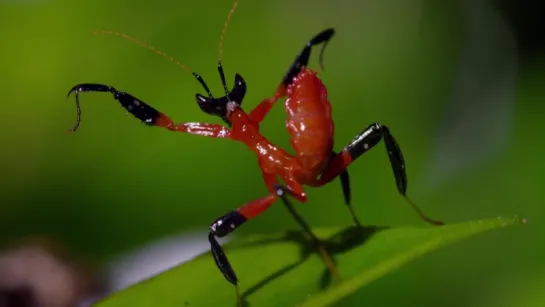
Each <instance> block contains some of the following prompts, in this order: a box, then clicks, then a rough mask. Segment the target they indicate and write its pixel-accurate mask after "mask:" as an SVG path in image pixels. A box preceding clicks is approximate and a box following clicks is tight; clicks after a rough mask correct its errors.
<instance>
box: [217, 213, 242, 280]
mask: <svg viewBox="0 0 545 307" xmlns="http://www.w3.org/2000/svg"><path fill="white" fill-rule="evenodd" d="M244 222H246V218H245V217H244V216H243V215H242V214H240V212H238V211H236V210H235V211H231V212H229V213H227V214H226V215H224V216H222V217H220V218H219V219H217V220H215V221H214V222H213V223H212V225H210V233H209V234H208V241H210V250H211V252H212V256H213V257H214V261H215V262H216V265H217V267H218V269H219V270H220V271H221V273H222V274H223V276H224V277H225V279H227V281H229V282H230V283H231V284H233V285H235V286H236V285H237V284H238V278H237V275H236V274H235V271H234V270H233V268H232V267H231V264H230V263H229V260H228V259H227V256H225V253H224V251H223V248H221V245H220V244H219V243H218V241H217V240H216V237H218V238H221V237H224V236H226V235H228V234H229V233H231V232H232V231H233V230H235V229H236V228H237V227H239V226H241V225H242V224H244Z"/></svg>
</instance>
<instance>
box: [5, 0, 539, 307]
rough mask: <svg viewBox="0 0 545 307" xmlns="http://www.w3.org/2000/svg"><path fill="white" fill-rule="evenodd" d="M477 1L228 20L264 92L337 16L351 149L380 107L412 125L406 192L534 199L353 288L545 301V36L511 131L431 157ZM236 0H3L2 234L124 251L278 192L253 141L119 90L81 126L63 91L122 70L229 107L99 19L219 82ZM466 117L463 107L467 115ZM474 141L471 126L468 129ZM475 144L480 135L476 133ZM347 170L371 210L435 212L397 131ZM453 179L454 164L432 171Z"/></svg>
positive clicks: (150, 96) (142, 81) (252, 8)
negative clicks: (507, 222)
mask: <svg viewBox="0 0 545 307" xmlns="http://www.w3.org/2000/svg"><path fill="white" fill-rule="evenodd" d="M461 3H462V2H460V1H431V0H430V1H416V0H411V1H401V0H389V1H356V0H342V1H326V0H318V1H310V0H298V1H288V0H279V1H246V0H242V1H241V3H240V5H239V8H238V10H237V11H236V13H235V15H234V18H233V20H232V22H231V24H230V27H229V29H228V33H227V36H226V41H225V43H224V67H225V70H226V73H227V76H228V82H229V83H230V84H232V82H233V76H234V74H235V73H236V72H239V73H241V74H242V75H243V76H244V78H245V79H246V81H247V84H248V87H249V89H248V93H247V95H246V99H245V101H244V104H243V106H244V107H245V108H246V109H247V110H249V109H251V108H252V107H253V106H255V105H257V103H258V102H259V101H260V100H261V99H263V98H265V97H269V96H270V95H272V93H273V92H274V90H275V88H276V85H277V84H278V83H279V81H280V79H281V77H282V76H283V74H284V73H285V71H286V70H287V68H288V67H289V65H290V64H291V61H292V60H293V58H294V57H295V55H296V54H297V53H298V52H299V51H300V49H301V48H302V46H303V44H304V43H305V42H306V41H307V40H308V39H309V38H310V37H312V36H313V35H314V34H316V33H318V32H319V31H321V30H322V29H324V28H326V27H330V26H332V27H335V28H336V30H337V35H336V36H335V37H334V39H333V41H332V42H331V44H329V45H328V48H327V50H326V53H325V65H326V70H325V71H324V72H323V73H321V74H320V76H321V78H322V80H323V81H324V83H325V84H326V85H327V87H328V91H329V97H330V100H331V103H332V106H333V117H334V120H335V122H336V126H335V137H336V142H337V143H336V149H337V150H340V149H341V148H342V146H344V145H346V143H347V142H349V141H350V140H351V139H352V138H353V137H354V136H355V135H356V134H357V133H358V132H360V131H361V130H362V129H363V128H364V127H366V126H367V125H368V124H370V123H372V122H375V121H379V122H381V123H383V124H386V125H388V126H389V127H390V130H391V131H392V133H393V134H394V135H395V137H396V138H397V140H398V142H399V143H400V146H401V148H402V149H403V152H404V155H405V159H406V161H407V168H408V176H409V191H410V192H409V193H410V194H412V198H413V200H414V201H416V202H417V203H418V204H420V206H421V207H422V208H423V210H424V211H425V212H426V213H427V214H428V215H430V216H432V217H434V218H438V219H443V220H445V221H446V222H447V223H448V222H458V221H464V220H470V219H478V218H484V217H491V216H497V215H506V214H512V213H518V214H521V215H523V216H525V217H527V218H529V225H528V226H527V227H524V228H517V229H508V230H502V231H497V232H496V233H490V234H486V235H482V236H480V237H478V238H474V239H472V240H469V241H467V242H463V243H460V244H458V245H457V246H455V247H451V248H448V249H445V250H442V251H440V252H436V253H434V254H432V255H429V256H427V257H425V258H423V259H421V260H418V261H416V262H414V263H412V264H410V265H408V266H406V267H405V268H403V269H401V270H400V271H398V272H396V273H395V274H393V275H391V276H388V277H386V278H383V279H381V280H379V281H377V282H375V283H374V284H372V285H371V286H370V287H368V288H366V289H364V290H362V291H360V292H359V293H357V294H356V295H354V296H352V297H350V298H348V299H346V300H345V301H344V302H343V306H345V305H346V306H353V305H354V306H355V305H356V304H361V303H364V304H365V305H368V306H442V307H448V306H544V304H545V296H543V295H542V294H539V292H537V291H539V289H542V288H543V285H545V267H544V266H543V260H542V259H544V258H543V257H544V256H545V248H544V244H543V243H544V240H543V239H544V236H543V233H544V231H545V226H544V224H543V223H541V221H542V219H543V218H544V217H545V209H544V207H543V203H544V200H545V193H544V192H543V188H542V186H541V185H542V184H543V183H544V182H545V166H544V164H543V162H542V159H543V154H544V153H545V150H544V146H543V143H542V142H541V140H542V139H543V134H544V132H545V128H543V127H544V126H543V125H542V124H540V120H539V119H540V118H542V117H543V114H544V113H543V112H545V105H544V104H543V101H545V91H544V86H543V84H544V82H545V73H544V71H545V70H544V69H545V57H543V54H538V55H533V56H532V57H530V58H521V61H520V63H519V66H518V72H517V74H516V80H515V90H516V95H515V97H514V101H513V108H512V109H511V110H510V113H509V116H508V119H509V120H510V121H511V120H512V124H511V128H510V130H509V133H508V134H507V135H505V140H507V144H508V146H507V147H506V148H504V149H503V150H499V151H497V152H496V153H494V154H490V155H488V156H487V157H486V158H484V159H481V160H480V161H479V163H478V164H475V165H473V166H471V167H469V168H464V169H463V170H462V169H461V170H460V172H459V173H458V174H456V176H450V177H449V178H443V179H441V178H429V175H428V173H429V171H430V170H429V168H430V163H429V161H431V160H432V159H434V155H435V154H436V151H435V147H434V146H435V145H434V144H435V143H434V142H435V141H436V140H437V139H438V138H439V140H440V139H441V138H440V135H439V136H438V135H437V127H438V126H439V125H441V123H442V122H443V121H444V109H445V106H446V105H447V103H448V102H449V99H450V97H451V95H452V93H451V92H452V84H453V82H454V81H455V78H456V71H457V67H458V65H459V55H460V52H461V50H462V49H463V47H464V42H465V38H466V37H467V35H468V33H467V31H466V30H465V29H464V27H463V24H464V16H465V15H464V14H465V11H464V10H465V9H467V8H466V7H465V6H464V5H462V4H461ZM231 5H232V2H231V1H230V0H227V1H223V0H206V1H191V2H189V1H179V2H177V1H166V0H157V1H134V0H133V1H127V0H119V1H115V2H109V1H103V0H97V1H78V2H73V1H47V0H24V1H15V0H8V1H6V0H3V1H0V40H1V41H2V47H1V52H2V57H0V67H1V68H2V74H1V77H0V78H2V79H1V82H0V84H1V85H0V88H1V89H2V91H1V92H2V95H1V96H0V97H1V98H0V99H2V109H3V112H4V118H3V119H2V128H3V129H2V130H1V132H0V142H1V144H2V145H1V146H2V150H0V161H1V167H2V169H3V174H4V175H3V176H1V177H0V178H1V179H0V180H1V193H0V201H1V205H0V242H9V241H11V240H13V239H16V238H19V237H22V236H27V235H31V234H45V235H49V236H52V237H55V238H58V239H59V240H61V241H62V242H64V243H65V244H67V245H68V246H69V247H70V248H72V249H73V250H75V251H77V252H78V253H80V254H81V255H83V256H84V257H86V258H87V259H91V260H93V261H98V262H100V261H108V260H110V259H111V258H112V257H113V256H115V255H117V254H119V253H121V252H123V251H125V250H128V249H131V248H134V247H136V246H139V245H140V244H143V243H146V242H149V241H151V240H154V239H157V238H160V237H163V236H167V235H170V234H175V233H179V232H183V231H189V230H194V229H205V228H206V227H207V226H208V225H209V223H210V222H211V221H213V220H214V219H215V218H217V217H219V216H220V215H222V214H223V213H225V212H227V211H229V210H232V209H233V208H235V207H238V206H240V205H241V204H243V203H245V202H247V201H250V200H253V199H255V198H258V197H261V196H264V195H265V194H266V188H265V186H264V184H263V182H262V180H261V176H260V171H259V168H258V166H257V163H256V160H255V157H254V156H253V155H252V153H251V152H250V151H248V150H247V149H246V148H245V147H244V146H243V145H241V144H238V143H234V142H230V141H226V140H215V139H209V138H204V137H198V136H189V135H181V134H175V133H169V132H167V131H164V130H161V129H155V128H153V129H148V128H146V127H144V126H143V125H141V124H139V123H138V121H136V120H135V119H133V118H132V117H130V116H128V115H126V114H125V112H124V110H123V109H121V108H120V107H119V105H117V103H116V102H115V101H114V100H113V99H112V98H111V96H110V95H107V94H82V95H81V97H80V98H81V101H82V123H81V126H80V129H79V131H78V132H77V133H75V134H71V135H67V134H66V133H65V131H66V129H68V128H70V127H71V126H72V124H73V121H74V120H75V112H76V111H75V104H74V100H73V98H72V99H68V100H67V99H66V94H67V92H68V90H69V89H70V88H71V87H72V86H73V85H75V84H77V83H83V82H99V83H104V84H109V85H113V86H115V87H116V88H117V89H119V90H123V91H127V92H129V93H131V94H133V95H135V96H137V97H139V98H141V99H143V100H144V101H146V102H148V103H149V104H151V105H153V106H154V107H156V108H158V109H159V110H161V111H163V112H164V113H167V114H168V115H170V116H171V118H173V119H174V120H175V121H202V122H214V123H220V122H219V120H218V119H216V118H212V117H210V116H208V115H206V114H203V113H202V112H201V111H200V109H199V108H198V107H197V105H196V102H195V99H194V94H195V93H197V92H202V90H201V88H200V86H199V84H198V83H197V82H195V80H194V79H193V78H192V76H191V75H189V74H187V73H186V72H183V71H181V70H179V69H178V68H177V67H176V66H175V65H173V64H172V63H170V62H168V61H166V60H164V59H162V58H161V57H159V56H157V55H155V54H153V53H152V52H150V51H149V50H146V49H144V48H140V47H138V46H137V45H134V44H130V43H128V42H127V41H124V40H122V39H119V38H115V37H110V36H96V37H93V36H92V35H91V33H92V31H94V30H98V29H105V30H116V31H120V32H125V33H127V34H129V35H132V36H135V37H138V38H140V39H142V40H144V41H146V42H148V43H150V44H152V45H155V46H157V47H158V48H160V49H162V50H163V51H165V52H166V53H168V54H170V55H173V56H174V57H176V58H178V59H179V60H180V61H182V62H183V63H185V64H187V65H188V66H189V67H190V68H192V69H193V70H195V71H197V72H199V73H200V74H201V75H203V77H204V78H205V80H207V82H208V84H209V85H210V86H211V89H212V91H213V92H214V93H217V94H221V93H222V91H221V84H220V82H219V81H220V80H219V78H218V77H217V72H216V61H217V56H218V40H219V34H220V30H221V27H222V26H223V23H224V20H225V17H226V14H227V12H228V10H229V9H230V7H231ZM498 52H499V50H498ZM314 55H317V53H316V52H315V53H314ZM316 58H317V57H316V56H314V57H313V61H312V64H311V66H312V67H314V68H317V67H318V66H317V61H316ZM475 86H477V87H478V86H479V83H476V84H475ZM494 90H495V89H494V88H488V91H494ZM490 108H494V104H493V103H492V104H491V106H490ZM283 112H284V111H283V108H282V106H281V105H278V106H277V107H275V108H274V110H273V112H272V113H271V114H270V115H269V117H268V118H267V119H266V120H265V122H264V124H263V128H262V132H263V134H264V135H266V136H268V137H269V138H270V139H271V140H272V141H273V142H275V143H277V144H278V145H280V146H282V147H284V148H289V139H288V134H287V132H286V130H285V128H284V118H285V115H284V113H283ZM485 113H486V112H485ZM459 120H460V121H461V124H462V125H463V124H464V120H466V119H463V118H461V119H459ZM485 124H486V123H485ZM484 126H486V125H483V128H484ZM489 133H491V134H494V131H490V132H489ZM464 141H467V143H471V135H469V136H468V137H467V140H461V144H464ZM290 150H291V149H290ZM462 152H464V151H462ZM465 153H466V154H467V155H472V154H474V153H473V152H472V151H471V150H470V149H469V148H468V150H467V151H465ZM350 172H351V181H352V189H353V203H354V204H355V206H356V210H357V212H358V214H359V216H360V217H361V220H362V221H363V222H364V223H365V224H373V225H388V226H396V225H403V224H415V225H421V224H422V222H421V221H420V220H419V219H418V217H417V216H416V215H415V214H414V212H413V211H412V210H411V209H410V207H409V206H408V205H407V204H406V203H405V202H404V200H403V199H402V198H401V197H400V196H399V195H398V194H397V192H396V189H395V184H394V180H393V177H392V173H391V170H390V167H389V165H388V159H387V156H386V154H385V152H384V149H383V148H382V146H381V147H379V148H378V149H376V150H374V151H372V152H370V153H369V154H366V156H365V157H363V158H361V159H360V160H358V162H357V163H355V164H354V165H353V166H352V167H351V168H350ZM436 180H441V182H443V183H442V184H438V185H431V184H430V183H429V182H430V181H431V182H433V181H436ZM307 192H308V195H309V199H310V201H309V203H308V204H305V205H301V206H299V208H300V211H301V212H302V214H303V215H304V216H305V217H306V218H307V220H308V221H309V222H310V223H311V224H312V225H313V226H315V227H319V226H335V225H345V224H348V223H350V222H351V220H350V216H349V214H348V211H347V210H346V208H345V207H344V205H343V199H342V193H341V189H340V184H339V183H338V182H337V181H335V182H333V183H332V184H330V185H328V186H326V187H324V188H320V189H313V188H308V189H307ZM295 227H296V225H295V224H294V222H293V221H292V220H291V218H290V217H289V216H288V215H287V214H286V212H285V209H284V208H283V207H282V206H273V208H271V209H270V210H269V212H267V214H265V215H263V216H262V217H260V218H259V221H256V222H254V223H248V224H247V226H245V227H242V228H241V229H240V230H238V231H237V235H238V236H243V235H245V234H250V233H256V232H261V233H263V232H277V231H283V230H285V229H287V228H295ZM205 239H206V238H204V237H203V240H205ZM362 261H364V259H362ZM540 286H541V287H540Z"/></svg>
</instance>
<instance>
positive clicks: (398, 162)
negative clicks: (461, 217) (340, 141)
mask: <svg viewBox="0 0 545 307" xmlns="http://www.w3.org/2000/svg"><path fill="white" fill-rule="evenodd" d="M382 139H384V143H385V145H386V150H387V153H388V158H389V159H390V165H391V167H392V171H393V173H394V177H395V180H396V185H397V190H398V191H399V193H400V194H401V195H403V197H405V199H406V200H407V201H408V202H409V204H410V205H411V206H412V207H413V208H414V209H415V210H416V212H417V213H418V214H419V215H420V217H421V218H422V219H423V220H425V221H426V222H428V223H430V224H434V225H444V223H443V222H441V221H436V220H432V219H430V218H428V217H427V216H425V215H424V214H423V213H422V211H421V210H420V209H419V208H418V207H417V206H416V205H415V204H414V203H413V202H412V201H411V200H410V199H409V198H408V197H407V174H406V169H405V160H404V159H403V154H402V153H401V149H400V148H399V145H398V144H397V142H396V140H395V139H394V137H393V136H392V135H391V134H390V130H389V129H388V127H386V126H384V125H381V124H380V123H374V124H371V125H369V126H368V127H367V128H366V129H365V130H364V131H362V132H361V133H360V134H358V135H357V136H356V137H355V138H354V139H353V140H352V142H350V144H349V145H348V146H346V147H345V149H344V150H343V151H345V152H346V153H348V154H349V155H350V157H351V160H352V161H354V160H355V159H357V158H358V157H359V156H361V155H362V154H364V153H365V152H367V151H368V150H370V149H371V148H373V147H375V146H376V145H377V144H378V143H379V142H380V140H382ZM352 161H351V162H352ZM351 162H350V163H351Z"/></svg>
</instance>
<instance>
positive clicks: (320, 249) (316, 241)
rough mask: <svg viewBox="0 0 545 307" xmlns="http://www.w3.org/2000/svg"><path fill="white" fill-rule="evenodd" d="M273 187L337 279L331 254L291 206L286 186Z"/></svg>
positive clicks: (337, 274)
mask: <svg viewBox="0 0 545 307" xmlns="http://www.w3.org/2000/svg"><path fill="white" fill-rule="evenodd" d="M273 188H274V190H275V191H276V195H277V196H278V197H279V198H281V199H282V202H283V203H284V205H285V206H286V208H287V209H288V211H289V212H290V214H291V215H292V216H293V218H294V219H295V221H296V222H297V224H299V225H300V226H301V228H303V230H304V231H305V232H306V233H307V235H308V236H309V237H310V239H311V240H312V243H313V244H314V246H315V248H316V249H317V251H318V253H319V254H320V256H321V257H322V260H323V261H324V263H325V264H326V266H327V267H328V270H329V271H330V273H331V275H332V276H333V277H334V278H335V279H336V280H339V279H340V276H339V273H338V272H337V268H336V266H335V263H334V262H333V259H332V258H331V256H330V255H329V253H328V252H327V250H326V249H325V247H324V245H323V243H322V241H320V239H318V237H316V235H314V233H313V232H312V229H310V226H309V225H308V224H307V223H306V222H305V220H304V219H303V217H301V215H300V214H299V213H298V212H297V210H296V209H295V207H294V206H293V204H292V203H291V201H290V200H289V198H288V195H291V194H292V193H291V191H290V190H289V189H288V188H286V187H284V186H282V185H280V184H277V185H275V186H274V187H273Z"/></svg>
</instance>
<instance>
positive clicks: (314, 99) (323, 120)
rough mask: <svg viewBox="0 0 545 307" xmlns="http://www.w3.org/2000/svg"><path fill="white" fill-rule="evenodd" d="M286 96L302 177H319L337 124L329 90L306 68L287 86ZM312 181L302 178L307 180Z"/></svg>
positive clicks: (293, 140)
mask: <svg viewBox="0 0 545 307" xmlns="http://www.w3.org/2000/svg"><path fill="white" fill-rule="evenodd" d="M287 95H288V99H287V100H286V103H285V109H286V113H287V115H288V119H287V120H286V128H287V129H288V131H289V133H290V134H291V145H292V146H293V148H294V149H295V152H296V153H297V159H298V161H299V163H300V164H301V167H302V169H303V170H304V173H305V174H304V175H305V176H303V177H313V178H316V175H317V174H319V173H320V172H321V171H322V170H323V169H324V167H325V166H326V165H327V162H328V160H329V158H330V157H331V151H332V150H333V130H334V124H333V120H332V118H331V105H330V103H329V100H328V98H327V89H326V87H325V86H324V84H323V83H322V81H321V80H320V79H319V78H318V77H317V76H316V73H315V72H313V71H312V70H310V69H304V70H302V71H301V73H299V74H298V75H297V77H295V78H294V80H293V83H292V84H290V85H289V86H288V88H287ZM309 180H310V179H306V180H305V179H304V178H301V181H303V182H305V183H307V182H310V181H309Z"/></svg>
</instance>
